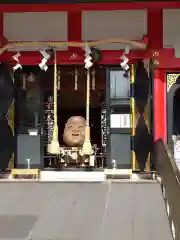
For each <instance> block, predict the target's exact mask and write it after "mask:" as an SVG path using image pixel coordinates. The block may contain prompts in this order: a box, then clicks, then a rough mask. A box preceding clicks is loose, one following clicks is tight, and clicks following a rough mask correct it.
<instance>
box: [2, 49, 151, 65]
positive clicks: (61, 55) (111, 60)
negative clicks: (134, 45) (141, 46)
mask: <svg viewBox="0 0 180 240" xmlns="http://www.w3.org/2000/svg"><path fill="white" fill-rule="evenodd" d="M101 52H102V61H101V62H100V64H108V65H109V64H117V65H119V64H120V62H121V60H120V57H121V56H122V54H123V50H120V51H115V50H113V51H109V50H104V51H101ZM149 54H151V53H150V52H148V51H143V50H142V51H139V50H138V51H131V52H130V53H129V54H128V55H127V56H128V58H129V59H130V60H133V59H144V58H148V57H149ZM13 55H14V53H13V52H5V53H4V54H2V55H1V56H0V60H1V61H5V62H12V63H13V59H12V56H13ZM41 60H42V56H41V54H40V53H39V52H21V57H20V58H19V61H20V63H21V64H22V65H36V64H39V63H40V62H41ZM57 63H58V64H61V65H67V64H68V65H70V64H71V65H73V64H74V65H76V64H84V52H83V51H82V50H80V52H78V53H75V54H74V52H70V51H57ZM48 64H53V62H51V61H49V62H48Z"/></svg>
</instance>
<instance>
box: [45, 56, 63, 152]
mask: <svg viewBox="0 0 180 240" xmlns="http://www.w3.org/2000/svg"><path fill="white" fill-rule="evenodd" d="M48 152H49V153H50V154H60V145H59V140H58V124H57V59H56V52H54V125H53V138H52V141H51V143H50V144H49V145H48Z"/></svg>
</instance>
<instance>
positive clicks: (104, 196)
mask: <svg viewBox="0 0 180 240" xmlns="http://www.w3.org/2000/svg"><path fill="white" fill-rule="evenodd" d="M0 239H3V240H5V239H6V240H10V239H12V240H15V239H16V240H92V239H93V240H101V239H102V240H117V239H122V240H150V239H153V240H159V239H163V240H172V236H171V231H170V227H169V223H168V219H167V215H166V211H165V205H164V201H163V198H162V196H161V189H160V186H159V185H158V183H155V182H150V183H148V182H147V181H146V183H127V182H124V183H122V182H116V183H115V182H114V183H112V182H103V183H37V182H34V183H17V182H11V183H3V182H1V183H0Z"/></svg>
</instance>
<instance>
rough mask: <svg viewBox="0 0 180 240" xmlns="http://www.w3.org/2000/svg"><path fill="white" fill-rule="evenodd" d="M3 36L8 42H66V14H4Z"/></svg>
mask: <svg viewBox="0 0 180 240" xmlns="http://www.w3.org/2000/svg"><path fill="white" fill-rule="evenodd" d="M4 36H5V37H6V38H7V39H8V40H9V41H67V13H66V12H40V13H38V12H35V13H32V12H30V13H29V12H28V13H5V14H4ZM60 49H66V47H65V48H64V47H62V48H60Z"/></svg>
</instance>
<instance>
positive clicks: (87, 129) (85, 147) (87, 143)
mask: <svg viewBox="0 0 180 240" xmlns="http://www.w3.org/2000/svg"><path fill="white" fill-rule="evenodd" d="M90 88H91V86H90V68H88V69H87V86H86V127H85V141H84V144H83V148H82V153H83V154H84V155H91V154H93V149H92V145H91V136H90V134H91V133H90V124H89V120H90V118H89V115H90Z"/></svg>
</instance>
